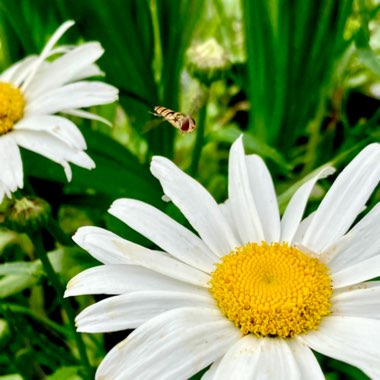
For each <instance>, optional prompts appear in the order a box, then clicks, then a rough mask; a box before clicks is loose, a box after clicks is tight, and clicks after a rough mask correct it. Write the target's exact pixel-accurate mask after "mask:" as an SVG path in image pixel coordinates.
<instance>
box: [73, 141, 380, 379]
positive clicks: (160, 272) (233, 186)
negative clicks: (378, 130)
mask: <svg viewBox="0 0 380 380" xmlns="http://www.w3.org/2000/svg"><path fill="white" fill-rule="evenodd" d="M151 170H152V173H153V175H154V176H155V177H157V178H158V180H159V181H160V182H161V185H162V187H163V190H164V193H165V194H166V196H167V197H168V198H170V199H171V200H172V201H173V202H174V204H175V205H176V206H177V207H178V208H179V209H180V210H181V212H182V213H183V214H184V215H185V216H186V218H187V219H188V221H189V222H190V224H191V225H192V227H193V228H194V230H195V231H196V232H197V234H196V233H194V232H192V231H190V230H189V229H187V228H185V227H183V226H182V225H180V224H178V223H177V222H176V221H174V220H172V219H171V218H169V217H168V216H167V215H165V214H164V213H162V212H161V211H159V210H157V209H156V208H154V207H152V206H149V205H148V204H145V203H143V202H140V201H137V200H133V199H120V200H117V201H116V202H115V203H114V204H113V205H112V207H111V209H110V213H111V214H112V215H114V216H116V217H118V218H119V219H121V220H122V221H124V222H125V223H126V224H127V225H128V226H130V227H132V228H133V229H135V230H136V231H138V232H139V233H141V234H142V235H144V236H146V237H147V238H149V239H150V240H151V241H152V242H154V243H155V244H156V245H157V246H158V247H160V248H161V249H162V251H161V250H150V249H147V248H144V247H142V246H139V245H137V244H134V243H132V242H129V241H126V240H124V239H122V238H120V237H118V236H117V235H115V234H113V233H111V232H109V231H106V230H103V229H100V228H96V227H83V228H81V229H79V231H78V232H77V234H76V235H75V237H74V240H75V241H76V242H77V243H78V244H79V245H80V246H81V247H83V248H84V249H86V250H88V251H89V252H90V253H91V255H93V256H94V257H95V258H97V259H98V260H100V261H101V262H102V263H103V265H101V266H97V267H95V268H91V269H88V270H85V271H84V272H82V273H80V274H78V275H77V276H76V277H74V278H73V279H72V280H71V281H70V282H69V284H68V287H67V290H66V296H74V295H81V294H112V295H115V296H113V297H110V298H107V299H105V300H102V301H100V302H98V303H96V304H94V305H91V306H89V307H88V308H86V309H85V310H84V311H82V312H81V313H80V314H79V315H78V317H77V326H78V330H79V331H82V332H94V333H95V332H110V331H118V330H124V329H135V330H134V331H133V332H132V333H131V334H130V335H129V336H128V337H127V338H126V339H125V340H124V341H122V342H121V343H119V344H118V345H116V346H115V347H114V348H113V349H112V350H111V351H110V352H109V353H108V354H107V356H106V357H105V359H104V360H103V362H102V363H101V364H100V366H99V368H98V370H97V375H96V377H97V379H144V380H146V379H187V378H189V377H191V376H192V375H194V374H196V373H197V372H198V371H200V370H202V369H204V368H207V367H209V366H210V367H209V368H208V370H207V372H205V374H204V376H203V379H207V380H209V379H239V380H242V379H256V378H257V379H292V380H294V379H308V380H309V379H324V376H323V373H322V370H321V368H320V366H319V364H318V362H317V360H316V358H315V356H314V354H313V352H312V350H314V351H317V352H320V353H322V354H323V355H327V356H330V357H332V358H335V359H338V360H342V361H344V362H346V363H349V364H351V365H354V366H357V367H359V368H360V369H361V370H363V371H364V372H365V373H366V374H367V375H368V376H370V377H371V378H373V379H380V308H379V305H380V303H379V300H380V282H379V281H372V282H367V281H368V280H369V279H372V278H374V277H376V276H379V275H380V204H378V205H377V206H375V207H374V208H373V209H372V210H370V211H369V212H368V213H367V214H366V216H364V217H363V218H362V219H361V220H360V221H359V222H358V223H356V224H354V225H353V223H354V221H355V220H356V218H357V217H358V215H359V213H360V212H361V211H363V209H364V207H365V204H366V201H367V200H368V198H369V196H370V194H371V193H372V191H373V190H374V188H375V186H376V185H377V183H378V181H379V178H380V145H379V144H372V145H369V146H368V147H366V148H365V149H364V150H363V151H362V152H361V153H360V154H359V155H358V156H357V157H356V158H355V159H354V160H353V161H352V162H351V163H350V164H349V165H348V166H347V167H346V168H345V169H344V170H343V172H342V173H341V174H340V175H339V176H338V177H337V179H336V180H335V182H334V184H333V185H332V187H331V189H330V190H329V191H328V193H327V194H326V196H325V197H324V199H323V200H322V202H321V204H320V205H319V207H318V208H317V210H316V211H315V212H314V213H312V214H311V215H309V216H308V217H307V218H305V219H303V220H302V218H303V214H304V211H305V207H306V203H307V200H308V197H309V195H310V193H311V191H312V189H313V187H314V185H315V183H316V181H317V180H318V179H319V178H322V177H324V176H326V175H328V174H331V172H332V171H333V169H332V168H324V169H323V170H321V171H320V172H319V173H318V174H317V175H316V176H315V177H313V178H311V179H310V180H308V181H307V182H305V183H304V184H303V186H301V187H300V188H299V189H298V191H297V192H296V193H295V194H294V196H293V197H292V199H291V201H290V202H289V204H288V206H287V208H286V211H285V213H284V215H283V216H282V218H280V215H279V210H278V206H277V201H276V194H275V190H274V187H273V183H272V180H271V177H270V174H269V172H268V170H267V168H266V166H265V164H264V162H263V161H262V160H261V159H260V158H259V157H258V156H256V155H248V156H246V155H245V154H244V150H243V145H242V140H241V138H240V139H238V140H237V141H236V142H235V143H234V144H233V146H232V148H231V152H230V157H229V186H228V195H229V198H228V201H227V202H226V203H224V204H222V205H218V204H217V203H216V202H215V200H214V199H213V198H212V197H211V196H210V194H209V193H208V192H207V191H206V190H205V189H204V188H203V187H202V186H201V185H200V184H199V183H198V182H196V181H195V180H194V179H192V178H191V177H189V176H188V175H186V174H185V173H183V172H182V171H181V170H180V169H178V168H177V167H176V166H175V165H174V164H173V163H172V162H171V161H169V160H168V159H166V158H163V157H154V158H153V161H152V166H151Z"/></svg>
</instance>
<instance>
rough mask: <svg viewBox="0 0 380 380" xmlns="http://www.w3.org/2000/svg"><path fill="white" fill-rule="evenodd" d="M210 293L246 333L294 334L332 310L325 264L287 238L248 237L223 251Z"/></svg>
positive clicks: (284, 336) (300, 332) (329, 280)
mask: <svg viewBox="0 0 380 380" xmlns="http://www.w3.org/2000/svg"><path fill="white" fill-rule="evenodd" d="M210 285H211V289H210V290H211V293H212V295H213V297H214V298H215V300H216V302H217V304H218V306H219V308H220V309H221V311H222V312H223V314H224V315H225V316H226V317H227V318H228V319H229V320H231V321H232V322H233V323H234V324H235V326H236V327H238V328H239V329H240V330H241V331H242V333H243V334H244V335H247V334H254V335H256V336H262V337H264V336H269V337H281V338H291V337H293V336H295V335H298V334H302V333H305V332H307V331H309V330H316V329H317V328H318V325H319V323H320V321H321V319H322V318H323V317H324V316H326V315H328V314H329V313H330V308H331V304H330V297H331V294H332V287H331V278H330V276H329V273H328V269H327V267H326V266H325V265H324V264H323V263H321V262H320V261H319V260H318V259H317V258H314V257H310V256H308V255H306V254H305V253H303V252H301V251H300V250H299V249H297V248H294V247H289V246H288V245H287V244H286V243H272V244H267V243H262V244H257V243H249V244H246V245H244V246H242V247H238V248H237V249H235V250H234V251H232V252H230V253H229V254H228V255H226V256H224V257H223V258H222V260H221V262H220V263H219V264H217V267H216V270H215V271H214V272H213V273H212V277H211V281H210Z"/></svg>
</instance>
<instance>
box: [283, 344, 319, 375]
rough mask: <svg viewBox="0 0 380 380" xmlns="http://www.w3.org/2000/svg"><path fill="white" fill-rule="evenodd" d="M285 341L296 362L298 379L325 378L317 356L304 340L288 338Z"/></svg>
mask: <svg viewBox="0 0 380 380" xmlns="http://www.w3.org/2000/svg"><path fill="white" fill-rule="evenodd" d="M287 343H288V345H289V347H290V349H291V350H292V354H293V356H294V359H295V361H296V363H297V366H298V370H299V373H300V380H303V379H307V380H325V375H324V374H323V372H322V368H321V366H320V365H319V363H318V360H317V358H316V357H315V355H314V353H313V352H312V351H311V350H310V348H309V347H308V346H307V345H306V344H305V343H304V342H302V341H300V340H298V339H289V340H288V341H287Z"/></svg>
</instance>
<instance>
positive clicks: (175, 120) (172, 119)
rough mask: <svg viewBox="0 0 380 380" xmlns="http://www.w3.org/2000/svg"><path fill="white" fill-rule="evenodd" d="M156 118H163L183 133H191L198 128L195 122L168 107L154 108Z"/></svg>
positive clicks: (188, 116)
mask: <svg viewBox="0 0 380 380" xmlns="http://www.w3.org/2000/svg"><path fill="white" fill-rule="evenodd" d="M154 110H155V112H156V113H155V114H154V115H156V116H161V117H163V118H164V119H165V120H166V121H167V122H169V123H170V124H171V125H172V126H173V127H175V128H177V129H179V130H180V131H181V132H182V133H191V132H193V131H194V129H195V128H196V123H195V120H194V119H193V118H192V117H191V116H190V115H186V114H184V113H182V112H175V111H173V110H170V109H169V108H166V107H161V106H156V107H154Z"/></svg>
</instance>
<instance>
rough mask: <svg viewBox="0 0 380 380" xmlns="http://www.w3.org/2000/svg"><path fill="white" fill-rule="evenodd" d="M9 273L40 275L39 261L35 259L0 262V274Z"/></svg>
mask: <svg viewBox="0 0 380 380" xmlns="http://www.w3.org/2000/svg"><path fill="white" fill-rule="evenodd" d="M11 274H12V275H13V274H16V275H17V274H23V275H28V276H35V277H40V276H41V274H42V269H41V263H40V262H39V261H35V262H15V263H5V264H0V276H4V275H11Z"/></svg>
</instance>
